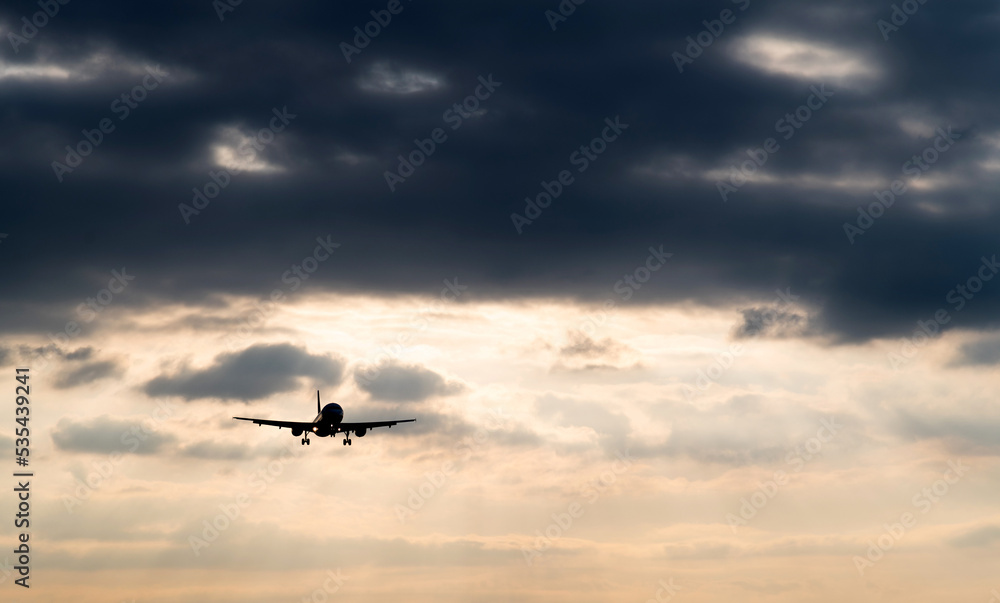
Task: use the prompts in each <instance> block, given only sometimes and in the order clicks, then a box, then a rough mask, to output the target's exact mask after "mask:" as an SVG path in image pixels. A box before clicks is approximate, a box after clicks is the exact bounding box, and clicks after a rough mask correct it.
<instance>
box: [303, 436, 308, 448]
mask: <svg viewBox="0 0 1000 603" xmlns="http://www.w3.org/2000/svg"><path fill="white" fill-rule="evenodd" d="M308 443H309V438H302V445H303V446H305V445H306V444H308Z"/></svg>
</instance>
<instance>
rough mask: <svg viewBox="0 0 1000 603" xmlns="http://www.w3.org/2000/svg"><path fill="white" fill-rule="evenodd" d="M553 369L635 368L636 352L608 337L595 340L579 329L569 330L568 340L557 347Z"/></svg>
mask: <svg viewBox="0 0 1000 603" xmlns="http://www.w3.org/2000/svg"><path fill="white" fill-rule="evenodd" d="M558 355H559V360H558V361H557V362H556V363H555V364H554V365H553V366H552V370H553V371H574V372H575V371H599V370H612V371H615V370H622V369H629V368H631V369H636V368H640V367H641V365H640V364H639V362H638V357H639V355H638V353H637V352H636V351H635V350H633V349H632V348H630V347H629V346H627V345H625V344H623V343H621V342H618V341H615V340H613V339H611V338H610V337H605V338H604V339H601V340H595V339H594V338H592V337H590V336H589V335H586V334H584V333H582V332H581V331H570V333H569V342H568V343H567V344H566V345H564V346H563V347H561V348H559V352H558Z"/></svg>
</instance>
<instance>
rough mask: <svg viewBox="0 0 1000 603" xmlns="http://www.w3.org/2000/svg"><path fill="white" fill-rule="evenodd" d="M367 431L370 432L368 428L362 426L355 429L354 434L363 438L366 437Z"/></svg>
mask: <svg viewBox="0 0 1000 603" xmlns="http://www.w3.org/2000/svg"><path fill="white" fill-rule="evenodd" d="M367 432H368V430H367V429H365V428H364V427H362V428H361V429H355V430H354V435H356V436H358V437H359V438H363V437H365V434H366V433H367Z"/></svg>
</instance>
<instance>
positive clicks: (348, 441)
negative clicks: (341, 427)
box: [344, 438, 351, 446]
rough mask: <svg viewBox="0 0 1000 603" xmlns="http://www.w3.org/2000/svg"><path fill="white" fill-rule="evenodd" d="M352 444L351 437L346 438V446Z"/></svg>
mask: <svg viewBox="0 0 1000 603" xmlns="http://www.w3.org/2000/svg"><path fill="white" fill-rule="evenodd" d="M350 445H351V438H344V446H350Z"/></svg>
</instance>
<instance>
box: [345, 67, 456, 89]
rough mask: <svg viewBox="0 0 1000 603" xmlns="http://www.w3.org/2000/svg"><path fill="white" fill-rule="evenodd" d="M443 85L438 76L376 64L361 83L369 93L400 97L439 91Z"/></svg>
mask: <svg viewBox="0 0 1000 603" xmlns="http://www.w3.org/2000/svg"><path fill="white" fill-rule="evenodd" d="M443 85H444V82H443V81H442V80H441V78H440V77H438V76H436V75H433V74H430V73H423V72H419V71H412V70H407V69H401V68H397V67H393V66H391V65H389V64H388V63H376V64H375V65H374V66H373V67H372V68H371V69H370V70H369V71H368V73H367V74H366V75H365V76H364V77H362V78H361V80H360V81H359V86H360V87H361V89H362V90H365V91H367V92H378V93H383V94H400V95H406V94H414V93H417V92H425V91H427V90H437V89H438V88H441V87H442V86H443Z"/></svg>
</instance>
